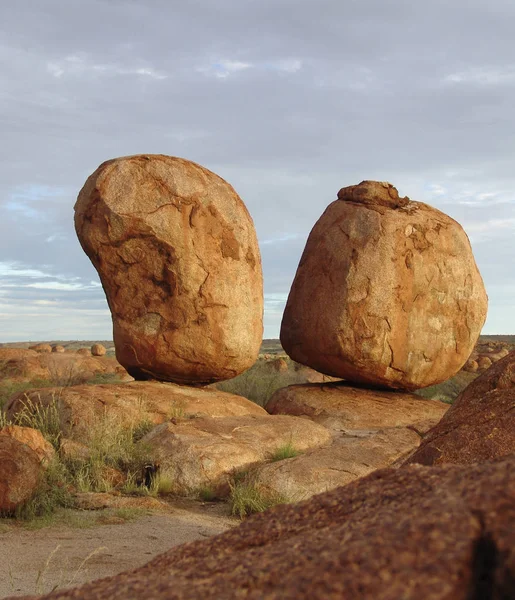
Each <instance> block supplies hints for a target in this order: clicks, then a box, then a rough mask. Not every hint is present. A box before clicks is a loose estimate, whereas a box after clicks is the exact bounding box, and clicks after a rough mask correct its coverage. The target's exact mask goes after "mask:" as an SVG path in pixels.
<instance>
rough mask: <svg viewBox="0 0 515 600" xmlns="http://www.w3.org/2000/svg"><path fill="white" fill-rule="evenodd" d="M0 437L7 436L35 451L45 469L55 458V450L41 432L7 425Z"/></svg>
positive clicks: (1, 430)
mask: <svg viewBox="0 0 515 600" xmlns="http://www.w3.org/2000/svg"><path fill="white" fill-rule="evenodd" d="M0 435H7V436H9V437H11V438H13V439H15V440H18V441H19V442H21V443H22V444H25V445H26V446H28V447H29V448H30V449H31V450H33V451H34V452H35V453H36V455H37V457H38V458H39V461H40V463H41V465H42V466H43V467H47V466H48V465H49V464H50V463H51V462H52V460H53V459H54V458H55V450H54V447H53V446H52V444H51V443H50V442H48V441H47V440H46V439H45V438H44V437H43V434H42V433H41V431H38V430H37V429H33V428H32V427H19V426H18V425H6V426H5V427H2V429H0Z"/></svg>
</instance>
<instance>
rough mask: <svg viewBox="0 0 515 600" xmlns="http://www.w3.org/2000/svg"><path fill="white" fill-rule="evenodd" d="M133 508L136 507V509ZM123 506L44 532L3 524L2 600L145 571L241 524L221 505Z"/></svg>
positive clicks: (67, 518) (64, 518) (73, 516)
mask: <svg viewBox="0 0 515 600" xmlns="http://www.w3.org/2000/svg"><path fill="white" fill-rule="evenodd" d="M131 504H132V505H131ZM131 504H125V506H123V507H120V508H114V507H113V508H109V509H103V510H96V511H78V510H69V511H63V512H62V513H61V514H60V516H59V517H58V518H56V519H55V520H54V523H53V524H51V525H50V526H48V527H44V528H41V529H38V530H33V529H27V528H24V527H22V526H20V525H19V524H18V525H16V524H14V523H13V522H10V521H8V520H7V519H3V520H1V521H0V548H1V553H0V570H1V571H2V576H1V577H0V598H4V597H6V596H23V595H28V594H35V593H47V592H50V591H52V590H53V589H63V588H65V587H69V586H70V585H80V584H82V583H86V582H88V581H93V580H95V579H100V578H103V577H108V576H111V575H116V574H117V573H120V572H122V571H126V570H130V569H134V568H136V567H140V566H142V565H143V564H145V563H146V562H148V561H149V560H150V559H152V558H154V557H155V556H157V555H158V554H161V553H162V552H165V551H166V550H169V549H170V548H172V547H173V546H176V545H179V544H184V543H186V542H191V541H194V540H201V539H205V538H207V537H210V536H212V535H215V534H218V533H221V532H223V531H226V530H227V529H229V528H230V527H233V526H235V525H237V524H238V521H237V520H236V519H234V518H232V517H230V516H229V515H228V510H227V506H226V505H224V504H221V503H205V502H204V503H201V502H192V501H190V502H189V501H185V500H181V501H174V502H169V503H167V502H161V506H157V505H156V504H152V506H151V507H150V505H148V506H145V503H141V502H139V501H138V500H137V499H135V500H134V502H132V503H131Z"/></svg>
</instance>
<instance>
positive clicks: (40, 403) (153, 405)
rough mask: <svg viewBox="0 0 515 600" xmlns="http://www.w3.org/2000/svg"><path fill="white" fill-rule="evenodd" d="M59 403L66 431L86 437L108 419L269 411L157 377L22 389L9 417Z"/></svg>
mask: <svg viewBox="0 0 515 600" xmlns="http://www.w3.org/2000/svg"><path fill="white" fill-rule="evenodd" d="M26 406H28V407H29V408H33V409H34V410H37V409H38V408H39V409H40V410H41V409H45V408H48V407H55V409H56V410H57V412H58V414H59V419H60V428H61V432H62V434H63V435H64V436H65V437H70V436H71V437H73V439H74V440H75V441H81V442H84V443H87V442H88V441H89V440H90V438H91V436H94V435H96V434H97V433H98V431H99V428H102V427H104V426H105V422H106V421H109V422H111V423H112V424H113V426H114V425H119V426H120V427H135V426H138V425H139V424H141V423H144V422H146V423H154V424H159V423H163V422H164V421H166V420H169V419H191V418H193V417H228V416H242V415H265V416H266V414H267V413H266V411H265V410H264V409H263V408H261V407H260V406H258V405H257V404H255V403H254V402H251V401H250V400H247V398H243V397H242V396H237V395H236V394H228V393H226V392H221V391H218V390H213V389H207V388H206V389H201V388H194V387H189V386H180V385H176V384H173V383H159V382H156V381H134V382H131V383H120V384H100V385H77V386H71V387H64V388H61V387H55V388H41V389H35V390H30V391H27V392H20V393H18V394H15V395H13V396H12V397H11V398H10V399H9V400H8V402H7V404H6V406H5V410H6V413H7V417H8V418H9V419H11V420H15V419H16V415H18V414H19V413H20V412H21V411H22V410H23V409H24V407H26Z"/></svg>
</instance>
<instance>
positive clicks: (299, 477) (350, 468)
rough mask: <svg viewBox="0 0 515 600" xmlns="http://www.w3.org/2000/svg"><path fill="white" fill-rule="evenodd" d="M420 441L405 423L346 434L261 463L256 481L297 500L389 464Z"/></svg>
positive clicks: (266, 489) (260, 486)
mask: <svg viewBox="0 0 515 600" xmlns="http://www.w3.org/2000/svg"><path fill="white" fill-rule="evenodd" d="M419 444H420V436H419V435H418V434H417V433H415V432H414V431H412V430H411V429H407V428H405V427H397V428H391V429H385V430H382V431H381V430H379V431H371V432H370V433H369V434H368V435H366V436H351V435H344V436H340V437H337V438H336V439H335V440H334V442H333V443H332V444H331V446H329V447H327V448H318V449H316V450H311V451H309V452H306V453H305V454H301V455H299V456H296V457H294V458H288V459H285V460H280V461H277V462H271V463H268V464H265V465H262V466H260V467H258V469H257V472H256V476H255V477H256V483H257V485H258V486H259V488H260V489H262V490H263V491H264V492H266V493H271V494H277V495H279V496H281V497H283V498H286V499H288V500H290V501H294V502H297V501H299V500H305V499H307V498H310V497H311V496H313V495H315V494H320V493H322V492H326V491H328V490H332V489H334V488H336V487H338V486H341V485H347V484H348V483H350V482H351V481H354V480H355V479H359V478H360V477H364V476H365V475H368V474H369V473H372V471H375V470H377V469H383V468H385V467H388V466H390V465H391V464H392V463H394V462H395V461H396V460H398V459H401V457H403V456H405V455H407V454H408V453H409V452H410V451H411V450H413V449H414V448H417V446H418V445H419Z"/></svg>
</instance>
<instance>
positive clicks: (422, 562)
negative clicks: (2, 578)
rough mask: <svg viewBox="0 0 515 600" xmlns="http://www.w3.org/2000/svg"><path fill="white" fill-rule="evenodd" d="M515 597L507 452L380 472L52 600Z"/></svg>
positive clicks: (514, 523)
mask: <svg viewBox="0 0 515 600" xmlns="http://www.w3.org/2000/svg"><path fill="white" fill-rule="evenodd" d="M514 597H515V457H513V456H512V457H507V458H506V459H504V460H501V461H498V462H488V463H485V464H480V465H472V466H462V465H459V466H458V465H445V466H441V467H421V466H412V467H406V468H403V469H398V470H394V469H386V470H382V471H378V472H376V473H373V474H372V475H369V476H368V477H365V478H363V479H361V480H359V481H356V482H353V483H351V484H349V485H347V486H345V487H340V488H337V489H335V490H333V491H331V492H327V493H325V494H320V495H318V496H314V497H313V498H311V499H310V500H308V501H306V502H301V503H298V504H294V505H286V506H278V507H276V508H274V509H272V510H269V511H267V512H266V513H263V514H261V515H257V516H255V517H253V518H250V519H248V520H247V521H246V522H244V523H243V524H242V525H240V526H239V527H236V528H234V529H232V530H230V531H228V532H225V533H223V534H222V535H219V536H216V537H213V538H211V539H208V540H205V541H202V542H195V543H193V544H187V545H184V546H180V547H178V548H174V549H171V550H170V551H168V552H166V553H164V554H161V555H160V556H158V557H156V558H155V559H153V560H152V561H150V562H149V563H147V564H146V565H145V566H143V567H141V568H139V569H135V570H131V571H126V572H125V573H122V574H119V575H116V576H114V577H109V578H106V579H102V580H99V581H95V582H93V583H89V584H86V585H84V586H82V587H80V588H76V589H73V590H68V591H63V592H55V593H53V594H49V595H47V596H45V599H48V600H50V599H53V600H64V599H70V600H71V599H73V600H79V599H88V600H126V599H127V598H131V600H146V599H147V598H152V599H153V600H165V599H166V600H169V599H171V598H173V599H174V600H186V599H188V600H190V599H191V600H193V599H197V598H206V599H211V598H213V599H215V598H216V599H219V598H224V599H225V600H230V599H233V598H234V599H236V598H248V599H252V600H257V599H261V598H266V599H267V600H276V599H277V600H279V599H281V600H294V599H295V600H299V599H302V600H304V599H306V600H307V599H309V600H328V599H329V600H333V599H334V600H336V599H337V600H341V599H347V598H349V599H363V600H364V599H369V598H373V599H374V600H399V599H400V598H402V599H403V600H420V599H421V598H423V599H424V600H450V599H451V598H452V600H472V599H477V600H479V599H483V598H484V599H486V598H492V599H493V598H497V599H499V600H500V599H501V598H506V599H507V598H514Z"/></svg>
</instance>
